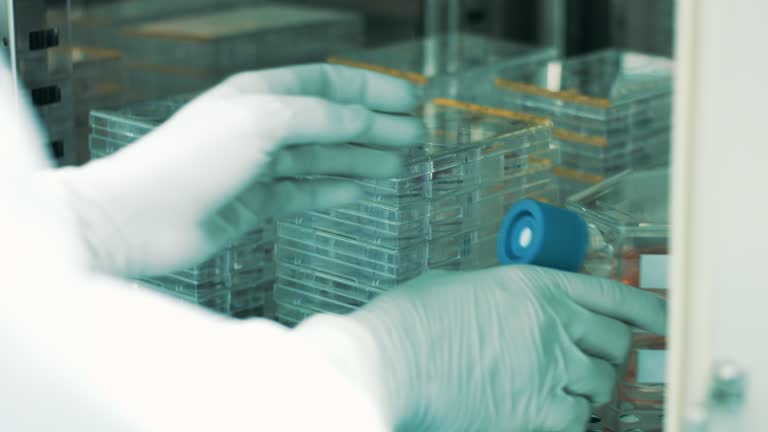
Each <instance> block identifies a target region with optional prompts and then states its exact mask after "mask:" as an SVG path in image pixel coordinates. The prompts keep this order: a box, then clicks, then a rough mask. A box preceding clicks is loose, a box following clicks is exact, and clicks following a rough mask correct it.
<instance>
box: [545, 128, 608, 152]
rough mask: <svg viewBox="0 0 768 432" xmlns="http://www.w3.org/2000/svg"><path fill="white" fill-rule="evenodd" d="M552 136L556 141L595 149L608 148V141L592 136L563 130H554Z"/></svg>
mask: <svg viewBox="0 0 768 432" xmlns="http://www.w3.org/2000/svg"><path fill="white" fill-rule="evenodd" d="M554 136H555V138H557V139H561V140H565V141H571V142H575V143H579V144H587V145H591V146H595V147H603V148H604V147H608V140H607V139H605V138H603V137H599V136H594V135H582V134H580V133H576V132H571V131H569V130H565V129H559V128H555V132H554Z"/></svg>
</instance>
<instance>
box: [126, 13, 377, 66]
mask: <svg viewBox="0 0 768 432" xmlns="http://www.w3.org/2000/svg"><path fill="white" fill-rule="evenodd" d="M121 36H122V45H123V48H124V49H125V51H126V53H128V54H129V55H130V57H131V58H132V59H136V61H139V62H143V63H153V64H172V65H177V66H178V65H185V66H197V67H213V68H218V69H226V70H229V69H233V70H234V69H239V68H241V67H263V66H271V65H275V64H287V63H294V62H302V61H318V60H321V59H322V58H323V57H324V56H326V55H328V53H330V52H333V51H338V50H346V49H353V48H357V47H359V46H360V45H362V42H363V17H362V16H361V15H359V14H356V13H353V12H346V11H343V10H334V9H321V8H317V7H305V6H300V5H286V4H276V3H273V4H270V3H266V4H255V5H247V4H245V5H242V6H238V7H225V8H217V9H214V10H213V11H210V10H209V11H206V12H197V13H193V14H187V15H180V16H179V15H176V16H172V17H168V18H164V19H160V20H154V21H144V22H141V23H138V24H135V25H131V26H127V27H124V28H123V29H122V31H121Z"/></svg>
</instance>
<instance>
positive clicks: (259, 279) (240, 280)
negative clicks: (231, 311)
mask: <svg viewBox="0 0 768 432" xmlns="http://www.w3.org/2000/svg"><path fill="white" fill-rule="evenodd" d="M275 272H276V263H275V262H274V261H272V262H269V263H265V264H264V265H261V266H258V267H253V268H249V269H244V270H239V271H233V272H232V273H231V274H230V280H229V286H230V288H231V289H243V288H247V287H250V286H254V285H259V284H262V283H265V282H268V281H271V280H274V278H275Z"/></svg>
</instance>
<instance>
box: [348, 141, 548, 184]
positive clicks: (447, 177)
mask: <svg viewBox="0 0 768 432" xmlns="http://www.w3.org/2000/svg"><path fill="white" fill-rule="evenodd" d="M550 144H551V140H550V139H549V137H548V138H547V139H545V140H542V141H537V142H534V143H532V144H531V145H530V146H529V147H527V148H526V149H525V151H524V152H520V151H519V150H508V151H495V152H494V153H493V154H481V155H472V158H470V157H469V155H466V159H469V161H467V162H463V163H461V164H459V165H453V166H445V165H444V166H442V167H440V168H439V169H435V170H432V171H429V172H426V173H423V174H416V175H412V176H409V177H400V178H393V179H386V180H362V181H361V182H360V184H361V186H363V188H364V189H365V190H370V191H372V193H374V194H392V195H407V194H424V193H426V192H425V191H424V190H425V189H441V188H456V187H461V186H471V185H476V184H480V183H487V182H491V181H496V180H499V181H501V180H504V179H505V178H508V177H515V176H517V175H519V173H520V172H521V171H525V170H528V169H529V165H531V163H530V162H529V160H530V158H531V155H532V154H533V155H535V156H536V157H538V158H540V159H541V158H548V157H549V156H550V153H551V150H550ZM457 156H460V155H457ZM476 156H477V159H474V158H475V157H476ZM456 160H457V161H458V160H460V159H456ZM432 165H433V168H434V165H436V164H432ZM446 165H447V164H446ZM532 169H535V166H533V167H532Z"/></svg>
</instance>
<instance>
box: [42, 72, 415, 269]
mask: <svg viewBox="0 0 768 432" xmlns="http://www.w3.org/2000/svg"><path fill="white" fill-rule="evenodd" d="M418 102H419V101H418V98H417V96H416V95H415V93H414V89H413V87H412V86H410V85H409V84H408V83H407V82H405V81H401V80H398V79H395V78H391V77H387V76H384V75H380V74H375V73H372V72H367V71H363V70H358V69H352V68H346V67H341V66H330V65H308V66H297V67H289V68H282V69H272V70H265V71H261V72H249V73H243V74H239V75H236V76H234V77H232V78H230V79H228V80H227V81H225V82H224V83H222V84H221V85H219V86H217V87H214V88H213V89H211V90H209V91H208V92H206V93H204V94H203V95H201V96H199V97H198V98H196V99H194V100H193V101H192V102H190V103H189V104H187V105H186V106H185V107H183V108H182V109H181V110H180V111H179V112H177V113H176V114H175V115H174V116H173V117H171V119H170V120H168V121H167V122H166V123H165V124H163V125H162V126H160V127H159V128H157V129H155V130H154V131H153V132H152V133H150V134H149V135H147V136H145V137H144V138H142V139H141V140H139V141H138V142H136V143H134V144H132V145H130V146H128V147H127V148H125V149H123V150H121V151H119V152H118V153H117V154H115V155H113V156H110V157H107V158H104V159H102V160H98V161H95V162H92V163H90V164H87V165H86V166H84V167H82V168H75V169H66V170H59V172H54V173H52V174H51V173H49V174H47V177H48V180H50V181H51V182H52V183H55V184H56V185H57V186H59V188H58V189H59V190H60V191H62V194H63V195H65V196H66V199H68V200H69V202H70V203H71V207H72V209H73V212H74V214H75V216H76V218H77V219H78V220H79V222H80V231H81V233H82V237H83V242H84V243H85V245H86V247H87V248H88V249H89V250H90V255H91V258H92V259H91V261H92V262H91V264H92V266H93V267H96V268H97V269H99V270H102V271H105V272H108V273H112V274H122V275H140V274H153V273H165V272H170V271H173V270H177V269H179V268H182V267H185V266H188V265H191V264H194V263H197V262H199V261H202V260H203V259H204V258H205V257H207V256H208V255H210V254H212V253H213V252H215V251H216V250H218V249H219V248H220V247H222V246H223V245H224V244H225V243H226V242H227V241H230V240H233V239H235V238H237V237H238V236H240V235H241V234H243V233H245V232H247V231H249V230H251V229H253V228H254V227H255V226H257V225H258V224H260V223H261V222H263V221H264V220H265V219H267V218H270V217H275V216H282V215H287V214H292V213H297V212H301V211H305V210H312V209H322V208H332V207H339V206H342V205H345V204H348V203H351V202H354V201H355V200H356V199H359V193H360V191H359V188H358V187H357V186H356V184H355V183H354V182H353V181H352V179H354V178H361V177H368V178H371V177H373V178H386V177H393V176H396V175H398V174H399V173H400V170H401V169H402V166H401V161H400V158H399V156H398V155H397V154H396V152H395V151H396V150H402V149H403V148H406V147H408V146H412V145H414V144H417V143H419V142H421V141H422V140H423V139H424V135H425V131H424V127H423V125H422V124H421V122H420V121H418V120H417V119H415V118H413V117H408V116H402V115H396V114H393V113H404V112H409V111H410V110H412V109H413V108H414V107H415V106H416V105H417V103H418ZM350 143H355V144H350ZM360 144H362V145H360ZM365 145H374V146H376V147H377V148H378V149H374V148H371V147H369V146H365ZM381 149H385V150H387V151H383V150H381ZM312 176H324V177H323V178H325V179H324V180H313V181H309V180H303V181H300V180H296V178H306V177H312ZM329 176H331V177H334V178H335V179H329Z"/></svg>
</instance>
